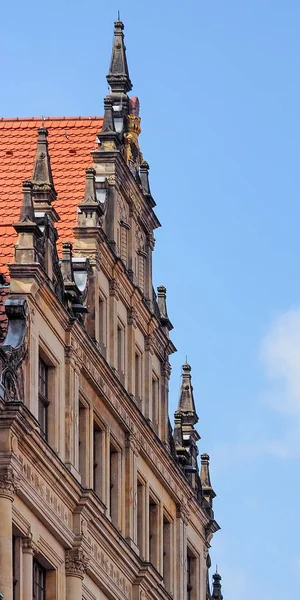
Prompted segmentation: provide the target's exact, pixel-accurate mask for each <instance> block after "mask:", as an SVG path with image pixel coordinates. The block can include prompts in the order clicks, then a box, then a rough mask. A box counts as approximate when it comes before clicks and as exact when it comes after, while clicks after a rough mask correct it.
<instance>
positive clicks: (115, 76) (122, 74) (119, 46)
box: [107, 19, 132, 94]
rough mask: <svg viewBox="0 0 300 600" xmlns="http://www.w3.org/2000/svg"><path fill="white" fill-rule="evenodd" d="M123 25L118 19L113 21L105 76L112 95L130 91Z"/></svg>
mask: <svg viewBox="0 0 300 600" xmlns="http://www.w3.org/2000/svg"><path fill="white" fill-rule="evenodd" d="M123 30H124V25H123V23H122V21H120V20H119V19H118V21H115V30H114V41H113V48H112V55H111V61H110V67H109V73H108V75H107V81H108V84H109V86H110V88H111V92H112V94H127V92H130V90H131V89H132V84H131V81H130V77H129V71H128V65H127V58H126V47H125V44H124V33H123Z"/></svg>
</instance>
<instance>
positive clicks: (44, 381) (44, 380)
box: [38, 358, 49, 440]
mask: <svg viewBox="0 0 300 600" xmlns="http://www.w3.org/2000/svg"><path fill="white" fill-rule="evenodd" d="M48 406H49V400H48V366H47V365H46V363H44V361H43V360H42V359H41V358H39V400H38V421H39V424H40V429H41V435H42V436H43V437H44V438H45V440H47V439H48Z"/></svg>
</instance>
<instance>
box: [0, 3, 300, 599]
mask: <svg viewBox="0 0 300 600" xmlns="http://www.w3.org/2000/svg"><path fill="white" fill-rule="evenodd" d="M118 9H120V11H121V18H122V19H123V21H124V22H125V26H126V30H125V33H126V45H127V56H128V61H129V67H130V75H131V79H132V81H133V83H134V89H133V93H134V94H136V95H138V96H139V98H140V103H141V116H142V127H143V134H142V137H141V146H142V150H143V152H144V156H145V159H146V160H147V161H148V162H149V163H150V167H151V171H150V174H151V185H152V192H153V195H154V196H155V198H156V201H157V214H158V216H159V218H160V220H161V222H162V224H163V228H162V229H161V230H159V231H158V232H157V235H156V238H157V245H156V250H155V261H154V267H155V270H154V277H155V283H156V285H159V284H164V285H166V287H167V289H168V306H169V313H170V317H171V319H172V321H173V323H174V325H175V330H174V332H173V340H174V342H175V344H176V346H177V349H178V353H177V354H176V355H175V356H174V357H173V360H172V365H173V372H172V382H171V387H170V405H171V406H170V410H171V412H173V411H174V409H175V407H176V402H177V398H178V390H179V385H180V366H181V364H182V363H183V362H184V359H185V355H186V354H187V355H188V360H189V362H190V363H191V365H192V368H193V384H194V392H195V398H196V402H197V410H198V414H199V431H200V433H201V436H202V440H201V442H200V451H201V452H202V451H206V452H208V453H209V454H210V455H211V474H212V479H213V484H214V487H215V490H216V492H217V494H218V497H217V499H216V501H215V514H216V518H217V520H218V521H219V523H220V525H221V527H222V530H221V531H220V532H219V533H218V534H217V535H216V536H215V539H214V542H213V547H212V560H213V564H215V563H216V562H217V563H218V565H219V570H220V572H221V574H222V575H223V591H224V600H254V599H256V598H257V597H261V598H272V600H281V599H282V598H283V597H286V598H287V597H289V596H292V594H293V590H294V589H295V587H294V586H295V585H297V584H294V581H295V580H296V578H297V580H298V578H299V572H300V550H299V544H298V537H299V533H300V532H299V523H298V518H297V517H298V511H299V508H298V504H299V502H298V496H299V492H300V468H299V466H300V435H299V434H300V369H299V364H300V276H299V275H300V273H299V271H300V236H299V225H300V208H299V195H300V194H299V193H300V183H299V165H298V163H299V141H300V120H299V106H300V83H299V72H300V69H299V67H300V64H299V63H300V43H299V24H300V3H299V2H298V1H296V0H285V2H283V0H248V2H247V1H246V0H245V1H243V2H241V0H226V1H225V0H215V1H210V2H207V1H206V2H204V1H203V0H200V1H199V0H198V1H196V0H188V1H187V2H185V3H182V2H178V1H177V2H176V1H174V0H173V1H172V2H171V1H170V0H164V1H163V2H161V1H160V2H158V1H157V0H152V1H151V2H146V3H142V2H137V1H136V0H132V1H131V2H130V3H129V2H125V1H124V0H118V2H113V1H111V2H110V3H108V2H105V3H101V2H99V1H95V0H90V2H89V3H88V4H84V3H82V2H79V0H73V2H72V3H69V2H66V1H60V2H58V1H57V0H52V2H51V8H50V5H49V3H41V2H38V1H35V0H29V1H28V2H26V3H24V2H21V1H20V0H16V2H15V3H14V7H13V11H12V10H11V4H9V3H6V5H5V6H3V7H2V14H1V20H2V23H4V24H5V28H2V32H1V38H0V68H1V79H2V91H1V97H0V107H1V109H0V112H1V116H17V115H18V116H39V115H45V116H48V115H52V116H54V115H58V116H59V115H95V114H102V107H103V97H104V95H105V94H106V90H107V87H106V81H105V75H106V73H107V69H108V64H109V59H110V49H111V41H112V28H113V20H114V19H115V17H116V14H117V10H118Z"/></svg>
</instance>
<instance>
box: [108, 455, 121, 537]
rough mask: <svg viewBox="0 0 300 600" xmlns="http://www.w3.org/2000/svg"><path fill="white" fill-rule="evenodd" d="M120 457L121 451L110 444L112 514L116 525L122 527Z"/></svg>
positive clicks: (110, 503)
mask: <svg viewBox="0 0 300 600" xmlns="http://www.w3.org/2000/svg"><path fill="white" fill-rule="evenodd" d="M120 459H121V453H120V452H119V451H118V450H117V449H116V448H115V446H113V444H110V461H109V462H110V465H109V466H110V469H109V470H110V479H109V483H110V486H109V491H110V502H109V505H110V516H111V520H112V523H113V524H114V525H115V527H118V528H120V516H121V515H120V506H121V503H120V493H121V489H120V488H121V486H120V468H121V464H120Z"/></svg>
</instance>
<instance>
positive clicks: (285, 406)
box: [261, 308, 300, 423]
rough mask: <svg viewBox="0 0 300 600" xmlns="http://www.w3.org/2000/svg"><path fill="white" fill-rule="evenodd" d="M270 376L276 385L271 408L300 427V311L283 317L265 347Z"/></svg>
mask: <svg viewBox="0 0 300 600" xmlns="http://www.w3.org/2000/svg"><path fill="white" fill-rule="evenodd" d="M261 357H262V360H263V364H264V366H265V369H266V375H267V377H268V378H269V380H271V381H272V382H273V386H272V389H271V390H270V391H269V393H268V400H269V403H270V405H271V407H272V408H273V409H274V410H277V411H278V412H280V413H282V414H285V415H287V416H293V417H294V418H296V419H297V421H299V423H300V309H299V308H298V309H294V310H289V311H287V312H285V313H283V314H281V315H280V316H279V317H277V319H276V320H275V321H274V322H273V323H272V325H271V327H270V329H269V331H268V333H267V335H266V336H265V338H264V339H263V341H262V344H261Z"/></svg>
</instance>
